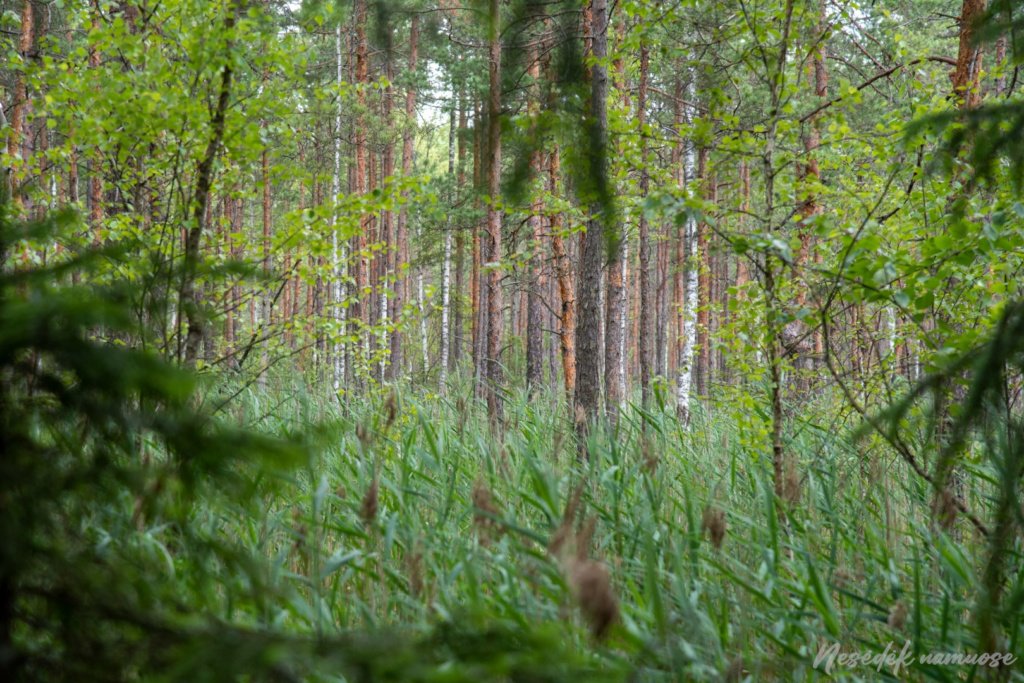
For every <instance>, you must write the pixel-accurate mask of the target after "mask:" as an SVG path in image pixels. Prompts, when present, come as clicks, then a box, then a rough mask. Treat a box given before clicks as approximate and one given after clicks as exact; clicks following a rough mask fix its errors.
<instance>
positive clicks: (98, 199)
mask: <svg viewBox="0 0 1024 683" xmlns="http://www.w3.org/2000/svg"><path fill="white" fill-rule="evenodd" d="M27 4H29V3H27ZM229 12H233V10H232V9H229ZM91 14H92V30H93V31H98V30H99V26H100V23H99V22H100V8H99V0H93V3H92V11H91ZM232 21H233V19H232ZM99 67H100V51H99V48H98V47H96V44H95V42H93V41H90V43H89V68H90V69H99ZM228 74H229V75H230V71H229V72H228ZM102 169H103V159H102V157H101V156H100V151H99V149H97V150H95V151H94V152H93V153H92V155H91V158H90V159H89V223H90V225H91V227H92V230H93V243H94V244H98V243H99V241H100V233H99V229H100V225H101V224H102V223H103V170H102ZM187 252H188V249H187V245H186V254H185V257H186V259H187V258H188V253H187Z"/></svg>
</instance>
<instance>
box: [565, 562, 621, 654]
mask: <svg viewBox="0 0 1024 683" xmlns="http://www.w3.org/2000/svg"><path fill="white" fill-rule="evenodd" d="M569 585H570V586H572V590H573V593H574V594H575V596H576V600H577V601H578V602H579V604H580V611H582V612H583V617H584V618H585V619H586V620H587V624H588V625H589V626H590V632H591V633H592V634H593V635H594V637H595V638H597V639H598V640H602V639H604V638H605V637H606V636H607V635H608V631H609V629H610V628H611V627H612V624H614V623H615V622H616V621H617V620H618V618H619V602H618V600H617V599H616V598H615V593H614V592H613V591H612V580H611V576H609V574H608V569H607V567H605V566H604V565H603V564H601V563H600V562H597V561H595V560H572V561H571V562H570V563H569Z"/></svg>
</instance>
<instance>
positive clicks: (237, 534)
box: [140, 382, 1021, 680]
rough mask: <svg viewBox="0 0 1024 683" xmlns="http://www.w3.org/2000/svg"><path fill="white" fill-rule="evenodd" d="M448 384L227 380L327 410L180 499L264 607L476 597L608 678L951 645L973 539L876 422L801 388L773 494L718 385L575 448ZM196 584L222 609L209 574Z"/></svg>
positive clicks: (260, 396) (310, 611) (295, 616)
mask: <svg viewBox="0 0 1024 683" xmlns="http://www.w3.org/2000/svg"><path fill="white" fill-rule="evenodd" d="M468 387H469V383H468V382H464V383H461V384H459V383H458V382H456V383H455V384H453V386H452V388H451V390H450V391H449V393H448V395H447V396H444V397H442V396H416V395H415V394H412V393H401V394H398V395H395V394H385V395H383V396H381V397H379V398H378V399H377V400H374V401H370V400H367V401H365V402H355V403H350V404H347V405H346V406H344V408H343V409H340V408H339V406H338V404H337V403H333V402H328V401H322V400H317V399H316V398H315V397H314V396H311V395H310V394H309V393H307V391H306V389H305V388H304V385H301V384H297V385H295V386H291V387H280V388H278V389H275V390H272V391H264V392H260V391H255V390H248V391H246V392H244V393H243V395H242V396H241V398H240V400H239V402H238V403H237V404H236V405H234V406H233V407H232V408H231V414H232V417H233V419H235V420H237V421H238V422H239V423H241V424H244V425H251V426H256V427H258V428H260V429H263V430H269V431H275V432H277V431H281V430H300V429H302V430H305V429H308V428H309V427H310V426H311V425H318V424H319V425H325V424H326V425H330V426H329V427H327V428H321V429H320V432H319V439H320V445H321V446H322V448H320V449H318V455H317V456H316V457H315V458H314V459H313V460H311V461H310V463H309V465H308V467H306V468H305V469H303V470H302V471H301V472H300V473H298V474H297V475H296V476H295V477H294V479H290V480H288V481H286V482H283V483H281V485H280V486H279V487H278V488H277V489H276V490H275V491H274V492H273V493H264V494H262V495H261V496H260V498H259V499H258V503H257V505H256V506H255V507H238V508H235V507H232V506H230V505H220V506H216V507H204V508H202V509H201V510H198V511H197V512H196V513H195V514H196V516H197V520H196V521H197V522H199V523H200V524H199V526H201V527H204V528H206V529H208V530H209V532H210V533H211V534H215V535H217V536H220V537H222V538H232V539H235V541H236V542H237V543H238V545H239V547H240V548H241V549H245V550H248V551H252V552H254V553H255V554H256V555H257V556H259V557H262V558H264V559H265V561H266V562H267V563H268V569H267V571H268V581H269V582H270V583H271V584H272V585H273V586H274V587H275V588H276V589H278V591H279V592H280V594H281V595H282V596H286V597H285V599H284V600H283V601H282V602H280V603H279V604H276V605H274V606H273V608H272V609H271V612H270V613H267V614H265V615H264V616H265V617H266V618H270V619H271V620H272V621H273V622H274V623H275V624H276V625H278V626H280V627H282V628H284V629H286V630H296V631H302V632H308V631H315V632H317V633H321V632H327V633H333V632H338V633H343V632H346V631H348V630H351V629H367V628H369V629H374V628H380V627H396V626H400V627H402V628H406V629H407V628H412V629H414V630H422V631H424V632H427V631H429V630H430V629H431V628H432V627H435V626H436V625H437V624H458V623H461V622H462V620H464V619H472V618H484V619H485V620H497V621H498V622H499V623H505V624H512V625H514V628H516V629H523V630H524V632H531V633H542V634H544V637H545V638H550V639H551V640H552V643H560V645H558V647H566V648H569V649H570V650H571V651H575V652H579V653H584V654H583V655H582V656H583V660H584V661H585V662H587V663H588V664H589V665H591V666H594V667H598V668H599V669H600V670H602V671H603V672H604V674H605V675H607V676H609V677H610V678H613V679H622V680H625V679H627V678H638V679H640V680H681V679H689V678H693V679H700V680H719V679H721V678H722V677H723V676H724V677H726V678H727V679H729V680H741V679H743V678H744V677H749V679H750V680H768V679H778V678H785V679H789V678H793V679H798V680H802V679H807V678H813V677H814V675H815V672H813V671H812V665H813V660H814V658H815V656H816V654H817V653H818V651H819V648H820V647H821V646H822V645H827V644H830V643H832V642H836V641H840V642H842V643H845V644H856V647H858V648H863V649H864V650H867V651H874V652H882V651H883V650H884V649H885V647H886V645H887V644H888V643H889V642H893V643H894V644H895V647H896V650H897V652H898V651H899V650H900V649H901V648H902V647H903V645H904V642H905V641H907V640H911V641H912V643H913V645H912V647H913V651H914V654H915V655H918V654H921V653H924V652H929V651H960V650H970V649H972V648H974V644H975V643H976V642H977V636H976V633H975V630H974V628H975V627H974V625H973V624H972V623H971V621H970V620H969V619H966V618H965V615H967V614H969V613H970V612H971V610H973V609H974V607H975V606H976V601H977V592H976V587H977V586H979V585H981V584H982V580H981V576H980V572H981V571H982V569H983V566H984V558H985V544H984V541H983V540H982V539H979V538H977V537H976V536H975V535H974V534H973V533H972V532H971V531H970V530H969V529H967V528H966V527H957V528H956V530H955V531H954V532H947V531H944V530H942V529H941V528H939V527H937V526H936V525H935V524H934V523H933V522H932V521H931V520H932V519H933V514H932V507H931V492H930V490H929V489H928V488H927V486H926V485H923V482H921V481H920V480H919V479H917V478H915V477H913V476H910V475H909V472H908V469H907V468H905V467H904V466H903V465H902V464H901V463H900V461H898V460H895V461H893V459H892V457H891V456H886V455H885V451H884V450H882V449H881V447H880V446H879V445H878V444H875V443H873V442H872V441H871V440H870V439H868V438H860V439H859V440H855V439H853V438H852V436H853V428H854V427H855V426H856V425H857V423H855V422H851V424H850V425H849V426H848V425H843V424H819V423H815V422H814V420H813V415H814V412H815V411H814V410H813V406H810V407H808V406H807V405H806V403H805V404H804V410H802V411H801V413H800V414H799V415H795V416H794V419H793V420H792V421H791V424H792V425H794V426H793V431H792V433H790V434H788V435H787V438H788V439H789V441H790V443H791V444H792V448H793V451H794V454H795V455H796V456H797V461H798V467H797V468H796V469H797V471H798V472H800V473H801V474H800V475H799V478H798V480H796V481H794V482H792V483H791V491H792V499H791V500H789V501H785V502H784V503H780V501H777V500H776V499H775V497H774V496H773V494H772V485H771V479H770V477H771V472H770V461H769V458H768V455H767V454H766V453H765V452H760V451H758V450H757V449H754V448H750V447H748V446H745V445H744V442H745V441H746V439H745V436H744V425H743V422H742V421H740V420H737V419H736V416H732V415H730V414H729V413H728V411H727V410H725V408H724V407H723V408H715V409H714V410H712V411H711V412H712V414H711V415H709V414H707V413H706V412H702V413H700V414H699V415H697V416H696V417H695V419H694V423H693V424H692V425H690V426H689V427H688V428H684V427H683V426H681V425H680V424H679V423H678V422H677V421H676V419H675V418H674V417H673V416H672V415H671V414H670V412H671V411H668V410H665V411H655V412H652V413H645V412H641V411H639V410H636V409H635V408H634V409H631V410H628V411H626V412H625V413H624V415H623V419H622V420H621V423H620V427H619V431H618V432H617V433H616V434H615V435H614V437H613V438H612V437H610V436H609V435H605V436H598V437H595V439H596V443H595V444H594V445H593V448H592V452H593V453H594V454H596V457H595V458H593V460H592V461H591V462H590V463H580V462H578V461H577V460H576V457H575V453H576V449H575V445H574V443H573V440H572V437H571V425H570V424H568V422H567V421H566V420H565V419H564V416H565V415H566V411H565V409H564V407H563V406H560V405H556V404H555V403H556V402H555V399H554V398H553V397H551V396H546V397H541V398H540V399H534V400H529V401H528V400H527V399H526V397H525V396H523V395H513V396H510V397H509V401H508V403H507V409H508V412H507V428H508V429H507V432H506V433H505V435H504V440H503V442H502V443H500V444H499V443H497V442H496V441H495V440H494V439H493V438H492V437H491V435H490V432H489V430H488V425H487V422H486V415H485V410H484V407H483V406H482V405H480V404H479V403H478V402H477V401H476V400H475V399H474V398H473V397H472V396H471V392H470V389H469V388H468ZM222 391H226V389H222ZM212 395H217V393H216V392H214V393H213V394H212ZM339 412H341V413H342V416H341V417H340V418H338V417H337V415H338V413H339ZM822 412H824V411H822ZM271 415H272V416H271ZM577 489H579V491H580V494H581V495H580V496H579V497H580V500H579V503H578V504H576V503H574V502H572V501H573V497H574V492H576V491H577ZM981 494H982V492H980V491H978V492H975V493H974V495H969V496H968V499H969V500H971V501H973V502H975V503H977V502H980V495H981ZM783 504H784V505H785V510H783V509H782V507H781V505H783ZM567 509H568V513H567ZM567 514H568V515H570V519H569V524H572V525H574V526H575V528H576V529H577V530H578V531H579V536H578V537H576V540H577V541H578V542H579V543H583V544H585V545H586V547H585V548H583V549H580V552H581V553H584V552H585V554H586V555H587V556H588V557H590V558H592V559H594V560H597V561H599V562H600V563H603V564H604V565H605V566H607V568H608V570H609V575H610V577H611V586H610V589H611V592H612V594H613V595H614V596H615V600H616V602H617V609H618V610H619V611H620V613H621V619H619V620H618V621H617V622H616V623H615V625H614V626H612V628H611V630H610V632H609V633H608V637H607V638H604V639H602V640H597V639H595V638H594V637H593V636H592V634H591V631H593V630H594V629H595V628H599V626H600V624H599V623H598V624H595V619H596V620H597V622H600V619H601V615H600V614H599V615H597V617H595V615H594V614H592V613H589V612H588V609H589V608H590V606H589V605H588V604H587V603H586V601H587V600H591V601H593V600H598V598H597V597H595V596H594V595H590V594H587V593H586V591H587V590H588V588H587V587H586V586H583V587H582V591H583V592H584V594H583V595H580V593H581V586H579V585H574V579H575V580H578V579H579V577H578V576H577V575H576V574H574V573H573V570H572V567H567V565H566V562H565V561H560V558H562V556H563V555H564V552H562V551H560V550H559V549H557V548H554V549H553V548H552V546H553V544H554V545H558V544H559V543H560V542H561V540H564V539H559V538H558V537H559V535H560V533H561V534H562V535H563V536H564V527H565V524H564V522H565V517H566V515H567ZM590 525H593V534H592V537H590V538H589V542H588V537H589V536H590V532H589V529H588V527H589V526H590ZM560 530H561V532H560ZM140 533H143V534H152V535H153V537H154V538H157V539H159V538H160V537H161V534H160V533H159V532H158V531H155V530H148V529H147V530H144V531H141V532H140ZM581 537H582V538H581ZM1019 574H1020V573H1019V571H1018V572H1017V575H1016V578H1015V579H1014V580H1016V581H1017V582H1018V584H1017V594H1018V595H1020V584H1019V581H1020V575H1019ZM1011 592H1012V591H1011ZM219 598H220V600H221V601H222V602H223V607H224V609H229V605H230V604H231V596H230V594H229V593H225V594H223V595H221V596H219ZM581 607H582V609H580V608H581ZM599 611H600V609H599ZM588 617H589V619H588ZM254 618H255V615H254ZM1015 623H1016V622H1015ZM1012 632H1013V633H1014V634H1015V640H1014V641H1013V642H1010V643H1006V644H1005V647H1004V648H1003V649H1004V650H1008V651H1013V652H1017V651H1019V650H1020V642H1019V637H1020V634H1021V629H1020V626H1019V623H1017V625H1015V626H1014V628H1013V629H1012ZM552 647H555V645H552ZM967 673H969V672H968V671H965V670H963V669H957V668H955V667H953V668H950V667H929V666H927V665H917V666H916V667H915V668H914V669H912V671H911V675H912V677H915V678H920V679H933V680H959V679H960V677H961V676H962V675H965V674H967ZM850 674H851V675H858V676H862V677H866V678H868V679H873V678H875V677H876V676H878V675H881V674H877V673H876V672H875V670H874V668H872V667H867V668H864V669H860V670H851V671H850ZM1016 675H1017V676H1018V677H1019V676H1020V674H1019V672H1018V673H1017V674H1016Z"/></svg>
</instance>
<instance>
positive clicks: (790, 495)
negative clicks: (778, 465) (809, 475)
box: [782, 458, 801, 507]
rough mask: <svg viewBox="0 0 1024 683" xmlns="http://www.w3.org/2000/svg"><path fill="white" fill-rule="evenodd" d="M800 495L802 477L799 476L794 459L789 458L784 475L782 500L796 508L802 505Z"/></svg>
mask: <svg viewBox="0 0 1024 683" xmlns="http://www.w3.org/2000/svg"><path fill="white" fill-rule="evenodd" d="M800 493H801V485H800V475H799V474H797V471H796V465H794V464H793V459H792V458H787V459H786V464H785V465H784V470H783V475H782V500H783V501H785V503H786V504H787V505H789V506H790V507H795V506H796V505H797V504H799V503H800Z"/></svg>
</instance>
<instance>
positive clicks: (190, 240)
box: [179, 3, 236, 367]
mask: <svg viewBox="0 0 1024 683" xmlns="http://www.w3.org/2000/svg"><path fill="white" fill-rule="evenodd" d="M235 11H236V8H235V5H234V3H231V4H229V5H228V8H227V14H226V16H225V18H224V34H225V35H226V36H227V45H226V51H227V55H226V57H227V59H226V61H225V63H224V67H223V69H222V70H221V80H220V88H219V93H218V97H217V107H216V109H215V110H214V113H213V118H212V119H211V121H210V140H209V142H208V143H207V146H206V151H205V152H204V154H203V158H202V160H201V161H200V162H199V166H198V168H197V169H196V189H195V194H194V196H193V197H194V198H193V207H194V208H193V213H192V221H191V222H192V224H191V226H189V229H188V233H187V236H186V240H185V267H184V274H183V276H182V282H181V292H180V295H179V300H180V302H181V303H180V309H181V315H182V316H183V317H184V318H185V319H186V320H187V321H188V334H187V337H186V338H185V349H184V351H185V353H184V360H185V364H186V365H188V366H190V367H191V366H194V365H195V362H196V359H197V358H198V356H199V347H200V345H201V343H202V341H203V335H204V333H205V326H206V321H205V318H204V316H203V313H202V311H201V310H200V302H199V298H198V296H197V290H196V286H195V279H196V273H197V270H198V267H199V247H200V244H201V242H202V239H203V232H204V229H205V227H206V226H205V223H206V215H207V212H206V207H207V205H208V204H209V202H210V188H211V187H212V186H213V175H214V165H215V164H216V162H217V156H218V154H219V153H220V147H221V143H222V142H223V140H224V125H225V120H226V118H227V110H228V101H229V99H230V97H231V78H232V73H233V72H232V64H233V60H232V59H231V50H232V47H233V42H232V41H233V36H232V34H233V33H234V30H235Z"/></svg>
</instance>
